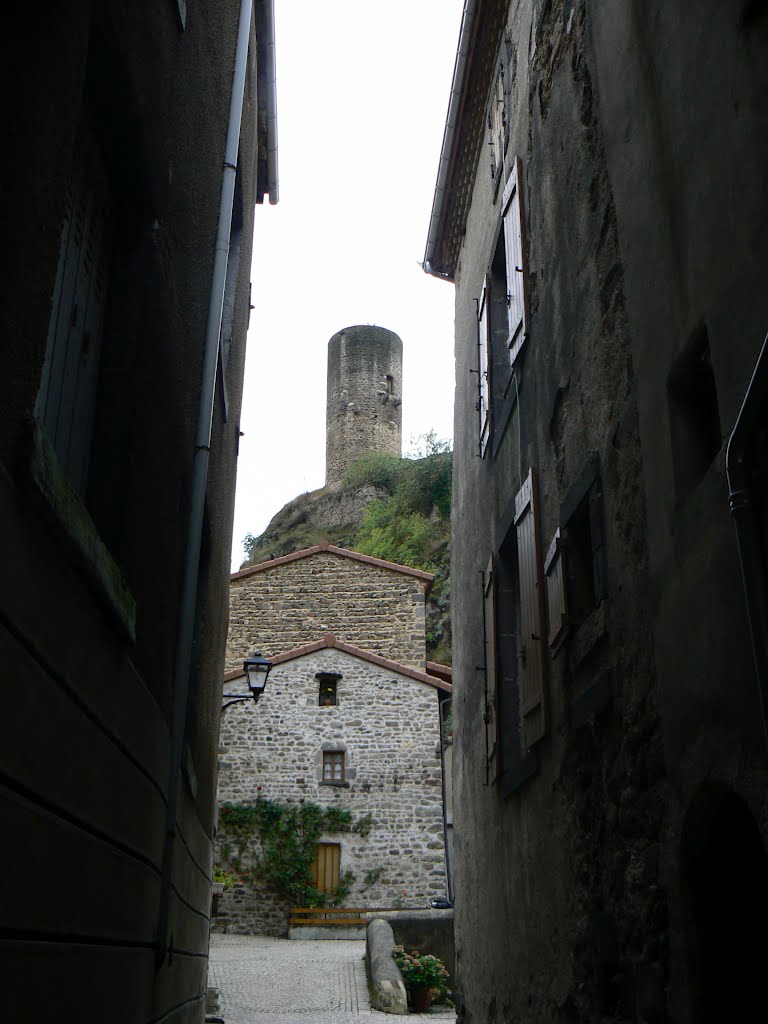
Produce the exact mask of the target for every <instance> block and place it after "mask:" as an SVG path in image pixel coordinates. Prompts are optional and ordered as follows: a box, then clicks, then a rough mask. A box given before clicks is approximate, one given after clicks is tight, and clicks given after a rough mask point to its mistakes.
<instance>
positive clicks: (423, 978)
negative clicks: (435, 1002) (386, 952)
mask: <svg viewBox="0 0 768 1024" xmlns="http://www.w3.org/2000/svg"><path fill="white" fill-rule="evenodd" d="M392 956H393V957H394V958H395V963H396V964H397V966H398V967H399V968H400V973H401V974H402V976H403V984H404V985H405V987H406V989H408V991H409V992H411V991H413V989H414V988H419V987H421V986H423V987H425V988H433V989H437V992H438V995H439V996H446V995H447V994H448V971H447V969H446V966H445V964H444V963H443V961H442V960H441V959H440V958H439V957H437V956H433V955H432V954H431V953H423V954H422V953H419V951H418V949H411V950H406V949H404V948H403V947H402V946H395V948H394V949H393V950H392Z"/></svg>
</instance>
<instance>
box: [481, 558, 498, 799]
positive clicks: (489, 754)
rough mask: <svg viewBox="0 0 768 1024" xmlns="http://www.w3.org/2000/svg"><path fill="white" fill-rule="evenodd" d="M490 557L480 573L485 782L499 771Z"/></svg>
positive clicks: (493, 582)
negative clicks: (483, 647) (483, 657)
mask: <svg viewBox="0 0 768 1024" xmlns="http://www.w3.org/2000/svg"><path fill="white" fill-rule="evenodd" d="M495 575H496V574H495V572H494V568H493V558H491V559H490V561H489V562H488V568H487V569H486V570H485V572H484V573H483V642H484V645H485V711H484V718H485V762H486V781H487V783H488V785H490V784H491V783H492V782H494V781H495V779H496V776H497V775H498V771H499V727H498V704H499V702H498V692H497V691H498V684H497V674H496V579H495Z"/></svg>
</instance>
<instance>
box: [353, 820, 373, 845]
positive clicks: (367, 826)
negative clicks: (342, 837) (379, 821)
mask: <svg viewBox="0 0 768 1024" xmlns="http://www.w3.org/2000/svg"><path fill="white" fill-rule="evenodd" d="M375 824H376V822H375V820H374V818H373V815H372V814H364V815H363V816H362V818H358V819H357V821H356V822H355V824H354V825H353V826H352V831H353V832H357V834H358V835H360V836H362V837H363V839H367V838H368V836H369V835H370V834H371V829H372V828H373V826H374V825H375Z"/></svg>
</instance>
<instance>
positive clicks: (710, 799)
mask: <svg viewBox="0 0 768 1024" xmlns="http://www.w3.org/2000/svg"><path fill="white" fill-rule="evenodd" d="M680 855H681V856H680V871H681V889H682V896H683V909H684V915H685V926H686V935H685V938H686V952H687V957H688V970H689V986H688V988H689V1003H690V1020H691V1021H696V1022H697V1024H710V1022H711V1024H715V1022H717V1024H722V1022H723V1021H726V1020H734V1021H735V1020H750V1019H756V1017H761V1016H762V1015H763V1014H761V1013H760V1012H759V1011H758V1007H760V1006H761V1005H762V1006H764V1007H765V1005H766V996H765V992H764V988H765V985H764V979H763V974H764V971H765V965H766V963H768V932H767V931H766V927H765V925H766V920H768V856H767V855H766V851H765V846H764V844H763V841H762V837H761V835H760V832H759V829H758V827H757V823H756V822H755V819H754V818H753V816H752V814H751V812H750V811H749V809H748V807H747V806H746V804H745V803H744V802H743V801H742V800H741V799H740V798H739V797H737V796H736V794H735V793H733V792H732V791H731V790H730V789H728V788H727V787H726V786H723V785H719V784H715V783H708V784H706V785H705V786H703V787H702V789H701V790H700V791H699V793H698V795H697V796H696V798H695V799H694V800H693V802H692V804H691V806H690V808H689V810H688V813H687V815H686V819H685V823H684V826H683V833H682V838H681V849H680ZM763 1012H764V1011H763Z"/></svg>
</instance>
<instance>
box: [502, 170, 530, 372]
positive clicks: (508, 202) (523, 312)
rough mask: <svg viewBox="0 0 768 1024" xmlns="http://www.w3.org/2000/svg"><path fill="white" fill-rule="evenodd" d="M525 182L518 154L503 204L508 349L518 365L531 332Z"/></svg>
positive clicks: (511, 359) (512, 361)
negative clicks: (526, 276)
mask: <svg viewBox="0 0 768 1024" xmlns="http://www.w3.org/2000/svg"><path fill="white" fill-rule="evenodd" d="M521 182H522V170H521V164H520V158H519V157H516V158H515V163H514V166H513V168H512V172H511V174H510V175H509V178H508V179H507V183H506V185H505V186H504V193H503V196H502V203H501V210H502V218H503V222H504V248H505V251H506V260H507V310H508V316H509V333H508V337H507V348H508V349H509V361H510V364H514V362H515V359H516V358H517V354H518V352H519V351H520V349H521V348H522V346H523V343H524V342H525V339H526V337H527V334H528V315H527V295H526V278H525V246H524V232H523V210H522V203H521V196H520V185H521Z"/></svg>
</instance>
